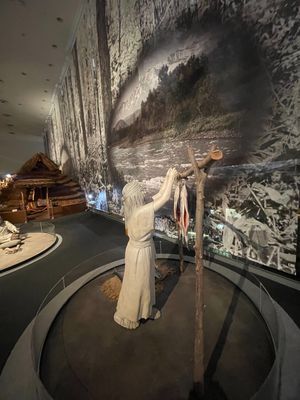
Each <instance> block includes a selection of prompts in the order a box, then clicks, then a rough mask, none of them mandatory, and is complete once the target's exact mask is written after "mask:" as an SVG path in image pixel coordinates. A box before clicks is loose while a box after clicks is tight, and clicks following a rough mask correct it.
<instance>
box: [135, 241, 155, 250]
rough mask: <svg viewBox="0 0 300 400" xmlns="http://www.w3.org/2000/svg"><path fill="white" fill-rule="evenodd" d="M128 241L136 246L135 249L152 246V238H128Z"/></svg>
mask: <svg viewBox="0 0 300 400" xmlns="http://www.w3.org/2000/svg"><path fill="white" fill-rule="evenodd" d="M129 243H130V244H131V245H132V246H133V247H136V248H137V249H145V248H146V247H151V246H153V240H152V239H151V240H145V241H138V240H133V239H129Z"/></svg>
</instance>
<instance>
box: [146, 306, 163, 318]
mask: <svg viewBox="0 0 300 400" xmlns="http://www.w3.org/2000/svg"><path fill="white" fill-rule="evenodd" d="M160 316H161V312H160V311H159V310H158V309H157V308H156V307H152V313H151V316H150V317H149V318H150V319H158V318H160Z"/></svg>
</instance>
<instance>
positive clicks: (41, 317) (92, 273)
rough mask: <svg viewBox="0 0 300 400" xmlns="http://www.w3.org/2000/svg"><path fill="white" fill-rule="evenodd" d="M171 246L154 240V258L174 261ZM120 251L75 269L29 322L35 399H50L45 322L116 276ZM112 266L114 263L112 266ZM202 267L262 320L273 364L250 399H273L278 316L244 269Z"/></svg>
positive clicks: (276, 380)
mask: <svg viewBox="0 0 300 400" xmlns="http://www.w3.org/2000/svg"><path fill="white" fill-rule="evenodd" d="M175 246H176V245H175V244H170V243H169V242H166V241H162V240H159V239H158V240H155V247H156V252H157V255H158V256H159V255H160V254H161V256H164V257H167V256H168V255H169V256H170V258H176V257H177V256H176V251H174V252H173V254H171V253H170V251H172V250H173V249H175V248H176V247H175ZM124 249H125V248H124V246H121V247H116V248H113V249H110V250H107V251H104V252H101V253H99V254H97V255H95V256H93V257H91V258H89V259H88V260H85V261H83V262H82V263H80V264H79V265H77V266H76V267H75V268H73V269H72V270H71V271H70V272H68V273H67V274H66V275H64V276H63V277H62V278H61V279H60V280H59V281H58V282H57V283H56V284H55V285H54V286H53V287H52V288H51V290H50V291H49V292H48V294H47V295H46V296H45V298H44V300H43V301H42V303H41V305H40V306H39V308H38V310H37V312H36V316H35V319H34V322H33V326H32V336H31V354H32V363H33V367H34V372H35V379H34V381H35V390H36V394H37V398H38V399H40V400H50V399H52V397H51V395H50V394H49V393H48V391H47V389H46V388H45V387H44V385H43V383H42V381H41V379H40V362H41V356H42V351H43V346H44V343H45V340H46V336H47V333H48V330H49V327H50V325H51V323H50V325H49V320H50V321H53V320H54V319H55V317H56V315H57V314H58V313H59V311H60V309H61V308H62V307H63V305H64V304H65V303H66V302H67V301H68V300H69V298H70V297H71V296H72V295H73V294H74V293H75V292H76V291H77V290H79V289H80V288H81V287H82V286H83V285H84V284H86V283H87V282H89V281H91V280H92V279H94V278H96V277H97V276H99V275H101V274H105V273H106V272H108V271H109V272H110V273H111V272H112V271H113V270H114V271H115V272H118V269H119V268H122V267H120V260H121V259H123V258H124ZM185 260H186V262H193V261H194V259H193V257H191V256H185ZM114 263H116V266H114ZM104 265H107V269H106V270H105V271H104V270H103V269H101V266H104ZM205 266H206V267H207V268H208V269H211V270H214V271H215V272H218V273H220V274H221V275H223V276H224V277H225V278H227V279H229V280H230V281H232V282H233V283H234V284H235V285H236V286H237V287H239V288H240V290H241V291H242V292H244V293H245V294H246V295H247V296H248V297H249V298H250V299H251V300H252V302H253V303H254V304H255V306H256V307H257V309H258V310H259V312H260V314H261V316H262V318H263V319H264V321H265V323H266V325H267V327H268V331H269V333H270V337H271V338H272V342H273V348H274V362H273V365H272V368H271V370H270V371H269V374H268V376H267V377H266V379H265V380H264V382H263V383H262V385H261V387H260V388H259V390H258V391H257V393H255V394H254V395H253V396H252V398H251V399H252V400H265V399H267V398H268V399H277V398H278V393H279V381H280V360H281V353H282V351H283V350H282V337H281V335H282V334H281V329H280V320H279V318H280V316H279V314H278V312H277V309H276V304H275V303H274V301H273V299H272V297H271V296H270V294H269V293H268V291H267V289H266V288H265V287H264V285H263V284H262V283H261V282H260V281H259V280H258V279H257V278H256V276H254V275H253V274H251V273H249V272H248V271H247V265H246V266H245V267H244V268H243V269H242V270H240V271H239V272H234V271H232V270H231V269H230V268H227V267H226V266H224V265H221V263H219V264H218V262H216V261H215V260H214V257H213V256H212V257H211V259H210V258H209V257H208V260H206V265H205Z"/></svg>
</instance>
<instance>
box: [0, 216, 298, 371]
mask: <svg viewBox="0 0 300 400" xmlns="http://www.w3.org/2000/svg"><path fill="white" fill-rule="evenodd" d="M53 223H54V224H55V226H56V231H57V233H59V234H61V235H62V237H63V243H62V244H61V246H60V247H59V248H58V249H56V250H55V251H54V252H53V253H51V254H50V255H49V256H47V257H45V258H43V259H41V260H40V261H37V262H35V263H33V264H32V265H30V266H28V267H26V268H24V269H21V270H18V271H16V272H14V273H12V274H10V275H6V276H2V277H0V321H1V324H0V370H1V369H2V367H3V365H4V363H5V361H6V359H7V357H8V355H9V353H10V351H11V350H12V348H13V346H14V345H15V343H16V341H17V339H18V338H19V336H20V335H21V333H22V332H23V330H24V329H25V328H26V326H27V325H28V324H29V322H30V321H31V320H32V318H33V317H34V315H35V313H36V311H37V309H38V307H39V305H40V303H41V302H42V301H43V298H44V297H45V296H46V294H47V293H48V291H49V290H50V289H51V287H52V286H53V285H54V284H55V283H56V282H57V281H58V280H59V279H60V278H61V277H62V276H64V275H65V274H66V273H68V271H70V270H72V268H74V267H75V266H77V265H78V264H79V263H81V262H84V261H85V260H87V259H89V258H90V257H93V256H95V262H96V260H97V259H98V258H99V259H101V260H102V262H103V263H105V262H109V261H111V260H112V259H116V258H122V257H123V248H124V246H125V245H126V242H127V239H126V237H125V235H124V227H123V225H121V224H120V223H119V222H116V221H112V220H109V219H106V218H105V217H102V216H100V215H97V214H93V213H90V212H86V213H81V214H75V215H72V216H68V217H63V218H60V219H56V220H54V221H53ZM113 249H115V251H113ZM162 250H163V251H164V252H169V253H176V251H177V250H176V246H175V245H174V244H172V243H169V242H166V241H163V240H162ZM102 252H105V253H103V254H102V256H101V257H97V254H99V253H102ZM86 265H87V266H88V265H89V262H88V261H86ZM262 280H263V283H264V284H265V286H266V288H267V289H268V290H269V292H270V293H271V295H272V296H273V298H274V299H275V300H276V301H277V302H278V303H279V304H280V305H281V306H282V307H283V308H284V310H285V311H286V312H287V313H288V314H289V315H290V316H291V317H292V318H293V319H294V321H295V322H296V323H297V324H298V326H299V327H300V311H299V304H300V292H299V291H297V290H293V289H290V288H288V287H285V286H282V285H280V284H278V283H274V282H273V281H270V280H267V279H262Z"/></svg>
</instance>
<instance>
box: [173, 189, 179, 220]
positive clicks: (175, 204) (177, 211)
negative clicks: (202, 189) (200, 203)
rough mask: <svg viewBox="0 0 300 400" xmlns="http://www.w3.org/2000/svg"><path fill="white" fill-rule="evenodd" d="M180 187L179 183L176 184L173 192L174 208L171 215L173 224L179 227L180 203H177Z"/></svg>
mask: <svg viewBox="0 0 300 400" xmlns="http://www.w3.org/2000/svg"><path fill="white" fill-rule="evenodd" d="M180 187H181V183H180V182H178V184H177V186H176V188H175V192H174V206H173V215H174V219H175V222H176V223H177V224H179V225H180V203H179V198H180Z"/></svg>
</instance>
